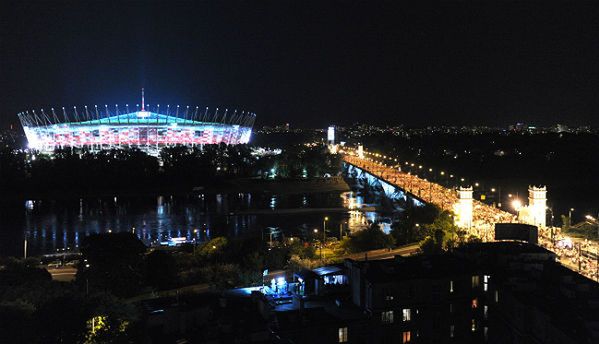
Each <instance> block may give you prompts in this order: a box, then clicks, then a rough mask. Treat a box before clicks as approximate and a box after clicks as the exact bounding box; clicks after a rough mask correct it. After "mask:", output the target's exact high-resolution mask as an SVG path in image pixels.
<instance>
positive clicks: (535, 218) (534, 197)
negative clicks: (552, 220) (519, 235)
mask: <svg viewBox="0 0 599 344" xmlns="http://www.w3.org/2000/svg"><path fill="white" fill-rule="evenodd" d="M528 208H529V211H530V221H531V222H532V223H531V224H532V225H535V226H538V227H545V226H546V219H547V187H546V186H534V185H532V186H529V187H528Z"/></svg>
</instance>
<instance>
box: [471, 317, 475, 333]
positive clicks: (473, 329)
mask: <svg viewBox="0 0 599 344" xmlns="http://www.w3.org/2000/svg"><path fill="white" fill-rule="evenodd" d="M474 331H476V319H472V332H474Z"/></svg>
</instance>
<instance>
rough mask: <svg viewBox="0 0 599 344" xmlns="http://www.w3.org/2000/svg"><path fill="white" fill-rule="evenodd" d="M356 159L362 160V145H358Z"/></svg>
mask: <svg viewBox="0 0 599 344" xmlns="http://www.w3.org/2000/svg"><path fill="white" fill-rule="evenodd" d="M358 157H359V158H361V159H363V158H364V145H358Z"/></svg>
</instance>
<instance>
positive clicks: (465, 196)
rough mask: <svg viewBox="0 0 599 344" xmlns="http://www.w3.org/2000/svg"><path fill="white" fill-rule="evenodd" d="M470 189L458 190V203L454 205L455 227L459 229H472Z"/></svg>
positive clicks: (461, 188) (462, 188)
mask: <svg viewBox="0 0 599 344" xmlns="http://www.w3.org/2000/svg"><path fill="white" fill-rule="evenodd" d="M472 191H473V190H472V187H468V188H465V187H460V188H459V189H458V203H457V204H456V205H454V210H455V213H456V215H457V219H456V225H458V226H459V227H460V228H470V227H472Z"/></svg>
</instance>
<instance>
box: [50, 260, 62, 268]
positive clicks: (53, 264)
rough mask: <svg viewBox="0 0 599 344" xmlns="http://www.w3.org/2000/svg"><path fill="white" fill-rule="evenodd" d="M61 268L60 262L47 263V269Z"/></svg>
mask: <svg viewBox="0 0 599 344" xmlns="http://www.w3.org/2000/svg"><path fill="white" fill-rule="evenodd" d="M61 266H62V262H61V261H60V260H55V261H52V262H50V263H48V267H49V268H54V269H57V268H59V267H61Z"/></svg>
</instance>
